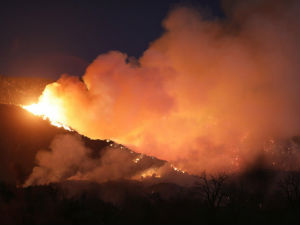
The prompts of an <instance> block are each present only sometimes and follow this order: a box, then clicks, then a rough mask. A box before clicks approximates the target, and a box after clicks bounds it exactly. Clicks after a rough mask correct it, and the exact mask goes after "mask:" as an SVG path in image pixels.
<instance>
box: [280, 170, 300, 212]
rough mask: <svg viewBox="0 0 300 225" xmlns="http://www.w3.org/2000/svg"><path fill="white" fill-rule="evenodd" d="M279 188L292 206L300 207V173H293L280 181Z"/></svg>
mask: <svg viewBox="0 0 300 225" xmlns="http://www.w3.org/2000/svg"><path fill="white" fill-rule="evenodd" d="M279 188H280V190H281V191H282V193H283V195H284V197H285V198H286V200H287V202H288V203H289V204H290V206H292V207H295V206H298V207H299V197H300V196H299V194H300V177H299V172H291V173H289V174H288V175H287V176H285V177H284V178H283V179H281V180H280V181H279Z"/></svg>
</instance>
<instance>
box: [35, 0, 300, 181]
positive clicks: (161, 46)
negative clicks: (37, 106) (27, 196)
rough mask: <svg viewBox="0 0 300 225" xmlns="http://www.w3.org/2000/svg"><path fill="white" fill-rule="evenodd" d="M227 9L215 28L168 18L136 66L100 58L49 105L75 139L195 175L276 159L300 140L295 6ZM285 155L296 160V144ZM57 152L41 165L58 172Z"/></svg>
mask: <svg viewBox="0 0 300 225" xmlns="http://www.w3.org/2000/svg"><path fill="white" fill-rule="evenodd" d="M224 7H225V12H226V16H225V18H223V19H215V20H204V19H203V18H202V16H201V13H199V12H197V11H196V10H193V9H190V8H185V7H180V8H176V9H174V10H172V11H171V12H170V13H169V15H168V16H167V18H166V19H165V20H164V21H163V26H164V28H165V30H166V31H165V33H164V34H163V35H162V36H161V37H160V38H159V39H157V40H155V41H154V42H153V43H151V44H150V46H149V48H148V49H147V50H146V51H145V52H144V54H143V56H142V57H141V58H139V59H137V60H132V59H131V58H128V56H127V55H126V54H125V53H121V52H118V51H112V52H109V53H107V54H102V55H99V56H98V57H97V58H96V59H95V60H94V62H93V63H92V64H90V65H89V66H88V67H87V69H86V73H85V74H84V75H83V77H82V79H79V78H77V77H72V76H69V75H63V76H62V77H61V78H60V79H59V80H58V81H57V82H55V83H52V84H50V85H48V86H47V87H46V90H45V92H47V93H51V99H46V101H49V102H50V104H55V105H56V106H58V107H60V108H61V112H62V116H61V120H62V121H61V122H63V123H65V124H67V125H69V126H70V127H72V128H73V129H75V130H77V131H78V132H79V133H81V134H84V135H86V136H88V137H91V138H99V139H111V140H114V141H116V142H118V143H121V144H123V145H126V146H128V147H130V148H132V149H134V150H136V151H138V152H142V153H145V154H148V155H152V156H156V157H159V158H161V159H164V160H168V161H171V162H174V163H176V165H178V166H179V167H180V168H182V169H184V170H188V171H190V172H191V173H199V172H202V171H203V170H206V171H210V172H216V171H223V170H226V171H235V170H240V169H243V168H244V167H245V166H247V165H248V163H251V161H252V160H253V159H255V158H256V157H257V155H259V154H269V153H270V151H271V150H270V149H273V150H272V152H273V153H275V154H276V152H277V151H278V150H277V149H276V147H273V148H271V147H270V146H271V145H272V143H273V142H274V140H282V139H286V138H290V137H292V136H297V135H300V130H299V129H300V127H299V124H300V86H299V83H300V77H299V61H300V57H299V10H298V9H299V4H298V2H297V1H251V2H246V1H239V2H231V3H230V4H229V3H226V4H224ZM54 145H55V144H54ZM66 146H67V145H64V147H66ZM79 146H80V145H79ZM291 148H292V150H291V151H294V152H295V154H298V151H299V145H295V146H294V147H291ZM54 149H56V148H54ZM268 149H269V150H270V151H269V150H268ZM77 150H78V151H77ZM77 150H74V148H72V150H70V151H72V154H71V152H70V155H72V156H70V157H71V158H70V160H71V161H72V160H79V161H80V162H78V163H82V161H81V159H82V154H83V149H80V148H78V149H77ZM268 151H269V152H268ZM55 152H56V151H54V150H53V153H52V154H50V153H49V154H48V153H40V154H39V155H38V160H40V163H41V164H43V162H44V163H50V161H51V162H52V163H53V164H51V165H53V166H58V167H59V162H60V161H59V160H55ZM273 153H272V154H273ZM45 158H47V159H45ZM49 160H50V161H49ZM266 160H267V163H269V164H270V165H277V164H276V163H277V161H274V160H273V159H272V160H271V159H269V158H268V157H267V159H266ZM291 160H296V161H297V160H298V161H299V159H298V157H294V158H293V157H292V158H291ZM298 161H297V162H296V163H295V165H299V163H298ZM56 164H57V165H56ZM63 164H64V163H63ZM88 166H90V165H88ZM279 166H280V165H279ZM39 170H40V169H39ZM35 172H36V173H38V171H37V170H35V171H34V173H35ZM39 172H41V171H39ZM60 172H61V171H60ZM64 172H66V173H67V171H64ZM33 176H34V175H33ZM53 176H54V175H53ZM55 176H56V175H55ZM55 176H54V177H55ZM59 176H61V175H59ZM32 179H33V178H32Z"/></svg>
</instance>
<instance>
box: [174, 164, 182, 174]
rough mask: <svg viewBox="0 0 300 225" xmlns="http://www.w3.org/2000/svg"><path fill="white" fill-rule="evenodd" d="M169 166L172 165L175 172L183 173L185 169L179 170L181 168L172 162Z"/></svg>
mask: <svg viewBox="0 0 300 225" xmlns="http://www.w3.org/2000/svg"><path fill="white" fill-rule="evenodd" d="M171 167H172V169H173V170H175V171H177V172H180V173H185V171H183V170H181V169H179V168H177V167H175V166H174V165H173V164H171Z"/></svg>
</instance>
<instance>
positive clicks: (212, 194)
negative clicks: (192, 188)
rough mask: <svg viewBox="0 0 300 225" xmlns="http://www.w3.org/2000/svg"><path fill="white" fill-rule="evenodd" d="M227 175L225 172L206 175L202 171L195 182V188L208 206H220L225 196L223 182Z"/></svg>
mask: <svg viewBox="0 0 300 225" xmlns="http://www.w3.org/2000/svg"><path fill="white" fill-rule="evenodd" d="M227 179H228V176H227V175H226V174H225V173H220V174H217V175H209V176H207V175H206V173H205V172H204V173H203V174H202V176H200V180H199V182H196V188H197V189H198V190H199V192H200V194H201V195H202V198H203V199H204V201H205V202H206V203H207V204H208V206H209V207H210V208H212V209H217V208H219V207H220V205H221V203H222V200H223V199H224V197H225V196H226V191H225V183H226V181H227Z"/></svg>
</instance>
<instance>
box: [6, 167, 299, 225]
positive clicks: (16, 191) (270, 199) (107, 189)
mask: <svg viewBox="0 0 300 225" xmlns="http://www.w3.org/2000/svg"><path fill="white" fill-rule="evenodd" d="M151 179H152V178H151ZM151 179H149V180H145V181H142V182H138V181H129V180H123V181H114V182H106V183H102V184H97V183H90V182H83V181H66V182H62V183H53V184H49V185H45V186H33V187H27V188H21V187H20V188H16V187H14V186H9V185H7V184H5V183H3V182H2V183H1V184H0V218H1V224H140V223H142V224H187V223H189V224H299V173H298V172H278V171H277V172H276V171H264V170H256V171H251V172H249V173H248V174H243V175H241V176H234V175H232V176H227V175H225V174H219V175H217V176H208V175H205V174H204V175H203V176H202V177H200V178H199V182H198V183H195V185H194V186H192V187H182V186H178V185H176V184H171V183H152V184H151ZM153 179H154V178H153Z"/></svg>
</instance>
